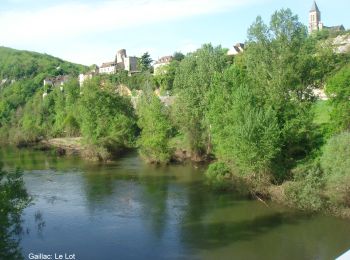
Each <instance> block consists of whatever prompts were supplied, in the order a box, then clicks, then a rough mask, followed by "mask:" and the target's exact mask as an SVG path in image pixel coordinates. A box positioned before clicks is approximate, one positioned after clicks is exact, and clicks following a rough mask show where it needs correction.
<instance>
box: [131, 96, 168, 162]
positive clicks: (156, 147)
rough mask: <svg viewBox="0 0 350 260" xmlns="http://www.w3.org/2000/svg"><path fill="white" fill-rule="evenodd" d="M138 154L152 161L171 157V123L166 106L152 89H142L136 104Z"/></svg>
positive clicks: (161, 160) (165, 159)
mask: <svg viewBox="0 0 350 260" xmlns="http://www.w3.org/2000/svg"><path fill="white" fill-rule="evenodd" d="M137 115H138V121H137V124H138V126H139V127H140V129H141V134H140V137H139V140H138V144H139V146H140V154H141V156H142V157H144V158H145V159H146V160H147V161H149V162H152V163H167V162H169V161H170V158H171V150H170V147H169V139H170V135H171V129H172V127H171V124H170V121H169V118H168V116H169V115H168V112H167V108H166V107H165V106H164V105H163V104H162V103H161V101H160V99H159V98H158V97H157V96H156V95H155V94H154V93H153V91H151V89H150V90H148V91H144V94H143V95H142V96H141V99H140V101H139V102H138V104H137Z"/></svg>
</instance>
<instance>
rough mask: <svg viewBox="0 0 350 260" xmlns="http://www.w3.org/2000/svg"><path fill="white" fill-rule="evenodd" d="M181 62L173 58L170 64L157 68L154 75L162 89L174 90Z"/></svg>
mask: <svg viewBox="0 0 350 260" xmlns="http://www.w3.org/2000/svg"><path fill="white" fill-rule="evenodd" d="M179 65H180V62H179V61H177V60H173V61H171V62H170V64H168V65H164V66H162V67H160V68H158V69H157V73H156V75H155V76H154V80H155V82H156V85H157V86H158V87H160V88H161V89H162V90H172V89H173V85H174V80H175V75H176V70H177V68H178V67H179Z"/></svg>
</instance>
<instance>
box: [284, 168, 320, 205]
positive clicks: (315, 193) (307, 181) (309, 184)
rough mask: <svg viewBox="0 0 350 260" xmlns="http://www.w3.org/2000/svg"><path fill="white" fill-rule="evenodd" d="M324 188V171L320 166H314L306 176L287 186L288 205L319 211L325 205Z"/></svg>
mask: <svg viewBox="0 0 350 260" xmlns="http://www.w3.org/2000/svg"><path fill="white" fill-rule="evenodd" d="M323 186H324V182H323V178H322V171H321V169H320V167H319V165H314V166H313V167H311V168H310V169H309V170H308V171H307V172H306V176H302V177H301V178H300V179H297V180H295V181H294V182H289V183H288V184H287V185H286V190H285V193H286V194H285V195H286V197H287V199H288V203H290V204H292V205H293V206H296V207H297V208H300V209H303V210H313V211H317V210H320V209H321V208H322V206H323V205H324V199H323V197H322V188H323Z"/></svg>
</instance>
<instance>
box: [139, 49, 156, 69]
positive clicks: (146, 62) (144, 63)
mask: <svg viewBox="0 0 350 260" xmlns="http://www.w3.org/2000/svg"><path fill="white" fill-rule="evenodd" d="M152 62H153V60H152V58H151V55H150V54H149V53H148V52H145V53H144V54H143V55H142V56H141V58H140V59H139V67H140V70H141V71H149V70H150V69H151V65H152Z"/></svg>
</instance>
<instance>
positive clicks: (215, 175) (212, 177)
mask: <svg viewBox="0 0 350 260" xmlns="http://www.w3.org/2000/svg"><path fill="white" fill-rule="evenodd" d="M205 175H206V177H207V179H208V182H209V184H210V185H211V186H212V187H214V188H215V189H226V188H228V186H229V182H228V179H229V178H230V177H231V171H230V168H229V167H227V165H226V164H225V163H222V162H215V163H212V164H210V165H209V168H208V170H207V171H206V172H205Z"/></svg>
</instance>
